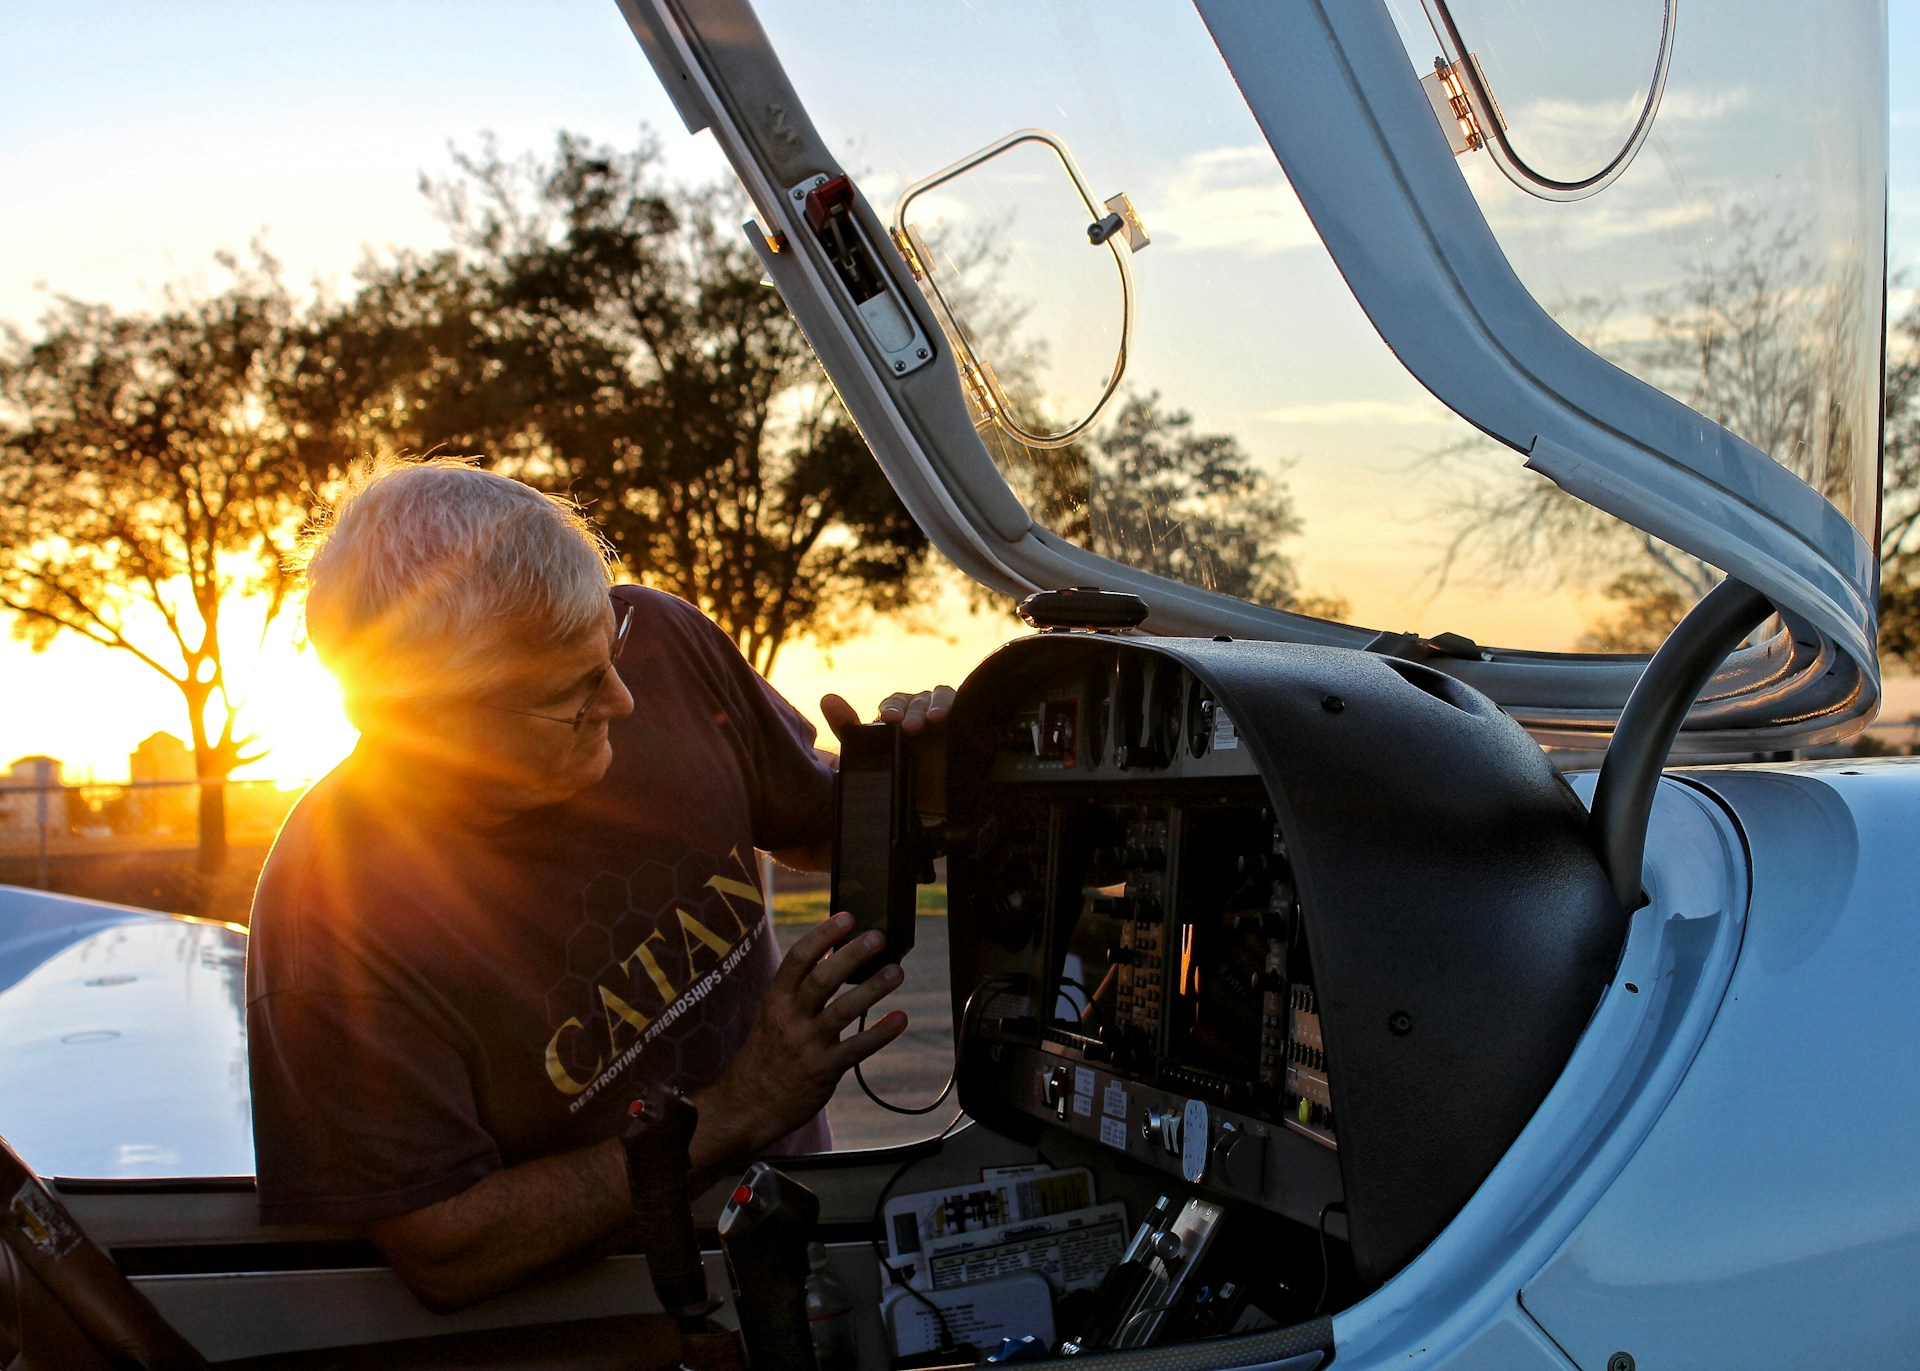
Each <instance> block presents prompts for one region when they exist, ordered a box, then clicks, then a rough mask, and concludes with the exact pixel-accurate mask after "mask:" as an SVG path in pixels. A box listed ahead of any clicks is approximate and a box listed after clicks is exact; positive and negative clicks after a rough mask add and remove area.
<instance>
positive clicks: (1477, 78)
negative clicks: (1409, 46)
mask: <svg viewBox="0 0 1920 1371" xmlns="http://www.w3.org/2000/svg"><path fill="white" fill-rule="evenodd" d="M1466 60H1467V62H1471V63H1473V78H1474V84H1475V85H1476V86H1477V87H1478V88H1479V90H1480V91H1483V92H1486V99H1487V102H1488V104H1489V105H1490V106H1491V108H1492V118H1493V120H1494V122H1495V123H1497V124H1498V125H1499V126H1500V128H1502V129H1505V128H1506V127H1507V119H1506V116H1505V115H1504V114H1502V113H1501V112H1500V105H1499V102H1498V101H1496V100H1494V98H1493V94H1492V87H1490V86H1488V85H1487V74H1486V72H1485V71H1484V70H1482V69H1481V66H1480V56H1479V54H1478V53H1471V52H1470V53H1468V54H1467V59H1466ZM1420 88H1421V89H1422V90H1424V91H1426V93H1427V102H1428V103H1429V104H1431V105H1432V106H1433V113H1434V117H1435V118H1437V119H1438V120H1439V121H1440V127H1441V128H1443V129H1445V130H1446V133H1447V142H1448V143H1450V144H1451V145H1452V147H1453V154H1454V156H1456V157H1459V156H1463V155H1464V154H1466V153H1469V152H1478V151H1479V150H1480V149H1481V148H1483V147H1485V146H1486V145H1487V132H1486V129H1485V128H1484V127H1482V125H1481V111H1480V109H1479V107H1478V105H1477V102H1476V101H1475V100H1474V98H1473V96H1472V94H1470V93H1469V89H1468V83H1467V74H1466V63H1464V62H1449V61H1447V59H1446V58H1444V57H1436V58H1434V59H1433V75H1431V76H1426V77H1422V78H1421V81H1420Z"/></svg>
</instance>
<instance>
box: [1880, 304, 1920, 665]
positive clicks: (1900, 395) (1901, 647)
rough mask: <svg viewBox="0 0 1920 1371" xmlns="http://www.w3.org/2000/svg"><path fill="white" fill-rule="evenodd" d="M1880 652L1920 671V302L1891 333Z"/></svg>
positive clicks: (1884, 454) (1883, 463)
mask: <svg viewBox="0 0 1920 1371" xmlns="http://www.w3.org/2000/svg"><path fill="white" fill-rule="evenodd" d="M1884 423H1885V428H1884V429H1883V435H1884V436H1883V439H1882V442H1883V446H1882V448H1881V485H1882V489H1883V491H1884V496H1883V499H1884V504H1883V506H1882V508H1881V512H1880V651H1881V652H1882V653H1883V654H1884V655H1886V656H1888V657H1891V658H1893V659H1894V660H1896V661H1898V662H1901V663H1902V664H1904V665H1905V666H1906V667H1907V668H1908V669H1909V670H1913V671H1920V297H1916V298H1915V299H1914V301H1913V302H1912V303H1911V304H1909V305H1908V307H1907V311H1906V313H1905V314H1903V315H1902V316H1900V318H1899V319H1897V320H1895V321H1894V322H1893V324H1892V325H1891V326H1890V327H1889V328H1888V330H1887V389H1886V403H1885V407H1884Z"/></svg>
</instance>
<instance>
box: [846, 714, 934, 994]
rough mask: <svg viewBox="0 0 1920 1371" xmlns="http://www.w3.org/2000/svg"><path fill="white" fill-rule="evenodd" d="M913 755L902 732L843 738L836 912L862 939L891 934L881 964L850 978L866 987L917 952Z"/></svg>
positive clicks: (860, 731)
mask: <svg viewBox="0 0 1920 1371" xmlns="http://www.w3.org/2000/svg"><path fill="white" fill-rule="evenodd" d="M914 783H915V775H914V764H913V749H912V747H911V746H909V744H908V741H907V738H906V735H905V734H904V733H902V732H901V729H900V725H898V724H891V723H880V724H861V725H860V726H858V727H856V728H850V729H848V730H847V731H846V733H845V734H843V735H842V736H841V738H840V771H839V774H838V776H837V777H836V778H835V781H834V823H833V908H834V910H835V912H839V911H841V910H845V911H846V912H847V913H849V914H851V915H853V927H854V931H853V934H852V936H854V937H858V936H859V935H860V934H862V933H864V932H866V931H867V930H868V929H870V928H877V929H879V930H880V931H881V932H882V933H884V934H886V937H887V945H886V949H885V951H883V952H882V953H881V954H880V956H879V958H878V959H877V960H874V961H870V962H867V963H866V964H865V965H864V966H862V967H861V968H860V969H859V970H858V971H856V972H855V973H854V974H853V977H852V978H851V979H852V980H853V981H854V982H856V983H857V982H860V981H864V980H865V979H866V978H867V977H869V976H871V975H872V974H873V973H874V972H876V971H878V970H879V969H880V968H881V967H883V966H886V965H888V964H889V963H891V962H897V961H899V960H900V959H901V958H902V957H903V956H905V955H906V954H907V952H908V951H909V950H910V949H911V948H912V947H913V920H914V886H915V885H916V883H917V879H918V872H919V869H920V863H921V853H920V817H919V815H918V813H916V812H915V809H914V803H913V797H914Z"/></svg>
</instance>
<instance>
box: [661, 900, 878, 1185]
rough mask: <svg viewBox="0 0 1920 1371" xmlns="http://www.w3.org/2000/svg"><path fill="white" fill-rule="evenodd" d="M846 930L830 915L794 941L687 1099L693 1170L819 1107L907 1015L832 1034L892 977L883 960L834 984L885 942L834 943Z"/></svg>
mask: <svg viewBox="0 0 1920 1371" xmlns="http://www.w3.org/2000/svg"><path fill="white" fill-rule="evenodd" d="M852 927H853V918H852V916H851V915H848V914H835V915H834V916H833V917H832V918H830V919H827V920H825V921H823V922H822V923H820V924H817V925H816V926H815V927H813V928H810V929H808V930H807V931H806V932H805V933H804V934H802V935H801V936H800V937H799V938H798V939H796V940H795V941H794V944H793V947H792V948H791V950H789V951H788V953H787V955H786V958H785V960H783V961H782V962H781V963H780V969H779V971H777V972H776V973H774V978H773V984H772V986H771V987H769V989H768V990H767V993H766V996H765V997H764V998H763V999H762V1000H761V1001H760V1009H759V1012H758V1013H757V1014H756V1015H755V1016H754V1021H753V1029H752V1031H751V1032H750V1033H749V1034H748V1036H747V1041H746V1042H745V1043H744V1044H743V1045H742V1046H741V1048H740V1050H739V1052H737V1053H735V1054H734V1058H733V1061H732V1062H731V1063H730V1064H729V1065H728V1067H727V1071H726V1074H725V1075H724V1076H722V1077H721V1078H720V1079H719V1080H718V1081H716V1082H714V1084H713V1085H711V1086H709V1087H708V1088H707V1089H706V1090H704V1091H702V1092H701V1093H700V1094H699V1095H698V1096H697V1097H696V1098H695V1100H694V1103H695V1104H696V1105H698V1106H699V1109H700V1126H699V1128H698V1129H697V1130H696V1131H695V1133H694V1135H693V1169H694V1173H695V1175H696V1176H697V1175H698V1174H699V1173H700V1172H702V1171H705V1170H707V1169H709V1168H711V1167H716V1166H720V1165H722V1164H724V1163H727V1162H731V1161H736V1160H738V1159H740V1158H742V1157H746V1156H750V1155H751V1154H753V1153H755V1152H758V1151H759V1150H761V1149H762V1148H764V1147H766V1146H768V1145H769V1144H770V1143H773V1142H775V1141H776V1140H778V1139H780V1138H782V1137H785V1136H786V1135H787V1134H788V1133H791V1132H792V1131H793V1130H794V1129H796V1128H798V1127H799V1126H800V1125H801V1124H803V1123H805V1122H806V1121H807V1120H808V1119H811V1118H812V1117H813V1116H814V1115H815V1114H818V1113H819V1112H820V1111H821V1110H822V1109H824V1108H826V1104H827V1101H828V1100H829V1099H831V1098H832V1097H833V1091H834V1087H835V1086H837V1085H838V1084H839V1083H840V1078H841V1076H843V1075H845V1074H846V1072H847V1070H848V1069H849V1068H850V1067H852V1066H853V1064H854V1063H855V1062H860V1061H865V1060H866V1059H867V1058H868V1057H871V1056H872V1055H873V1054H874V1053H876V1052H878V1051H879V1050H880V1049H881V1048H883V1047H885V1046H886V1045H887V1044H888V1043H890V1042H892V1041H893V1040H894V1039H895V1038H897V1037H899V1036H900V1035H901V1034H902V1033H904V1032H906V1029H907V1016H906V1015H905V1014H902V1013H900V1012H899V1011H897V1010H896V1011H895V1012H893V1013H891V1014H888V1015H886V1016H885V1017H884V1018H882V1019H881V1020H880V1021H879V1022H878V1023H875V1024H869V1025H868V1026H867V1028H866V1029H865V1030H864V1031H863V1032H859V1033H855V1034H854V1035H853V1036H852V1037H850V1038H842V1037H841V1034H843V1033H845V1032H846V1030H847V1029H848V1028H849V1027H851V1026H852V1025H853V1024H854V1023H855V1022H857V1021H858V1020H859V1018H860V1016H861V1015H862V1014H864V1013H866V1012H867V1011H868V1010H870V1009H872V1008H873V1007H874V1005H876V1004H878V1003H879V1002H880V1001H881V1000H882V999H884V998H885V997H886V996H888V995H890V994H891V993H892V992H893V991H894V990H895V989H896V988H897V987H898V986H899V984H900V968H899V967H898V966H885V967H882V968H881V969H880V970H878V971H876V972H875V973H874V974H873V975H872V976H871V977H869V978H868V979H867V980H866V981H865V982H864V983H863V984H861V985H858V986H855V987H854V988H852V989H851V990H842V989H841V987H843V986H845V985H846V983H847V977H848V976H850V975H852V974H853V971H854V969H855V968H856V967H858V966H861V965H863V964H864V963H866V962H867V961H869V960H871V959H872V958H873V957H874V956H875V955H877V954H878V953H879V951H880V949H881V948H882V947H884V946H885V945H886V939H885V938H884V937H883V936H882V935H881V934H879V933H864V934H862V935H861V936H860V937H858V938H856V939H854V940H853V941H852V942H850V943H847V944H846V945H845V946H843V947H842V946H837V945H838V944H839V943H840V942H841V941H842V939H844V938H845V937H846V936H847V932H848V930H850V929H851V928H852ZM835 992H839V993H838V994H836V993H835Z"/></svg>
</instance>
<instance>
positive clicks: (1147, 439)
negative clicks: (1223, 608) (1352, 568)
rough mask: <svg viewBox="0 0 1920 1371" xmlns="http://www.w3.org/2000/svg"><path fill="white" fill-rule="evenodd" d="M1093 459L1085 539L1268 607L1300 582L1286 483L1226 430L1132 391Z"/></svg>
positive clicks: (1107, 552)
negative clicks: (1257, 463)
mask: <svg viewBox="0 0 1920 1371" xmlns="http://www.w3.org/2000/svg"><path fill="white" fill-rule="evenodd" d="M1092 446H1093V449H1094V451H1093V452H1092V453H1091V454H1090V456H1089V458H1088V467H1089V469H1090V471H1091V474H1092V478H1093V479H1092V496H1091V499H1090V500H1089V501H1088V504H1087V526H1088V533H1089V535H1090V537H1089V539H1088V546H1089V547H1091V548H1092V549H1093V551H1095V552H1098V553H1100V554H1101V555H1103V556H1106V557H1111V558H1113V559H1114V560H1115V561H1117V562H1122V563H1125V564H1126V565H1128V566H1136V567H1139V568H1141V569H1142V570H1145V571H1152V572H1156V573H1158V574H1159V575H1162V576H1166V577H1168V578H1170V579H1172V580H1176V581H1180V582H1183V583H1185V584H1187V585H1196V586H1202V587H1204V588H1206V589H1208V590H1217V591H1220V592H1221V593H1222V594H1225V595H1237V596H1240V597H1241V598H1242V599H1247V600H1254V601H1257V602H1259V603H1262V604H1270V605H1291V604H1292V603H1293V602H1294V598H1295V593H1296V591H1297V589H1298V578H1297V577H1296V576H1295V574H1294V569H1293V563H1292V562H1291V561H1290V560H1289V559H1288V558H1287V557H1286V556H1285V554H1283V553H1282V552H1281V551H1280V543H1281V541H1282V540H1284V539H1286V538H1290V537H1292V536H1293V535H1294V534H1297V533H1298V532H1299V531H1300V527H1301V525H1300V516H1299V515H1298V514H1296V513H1295V512H1294V508H1293V499H1292V497H1291V496H1290V495H1289V494H1288V493H1287V490H1286V487H1285V486H1282V485H1279V484H1276V483H1275V482H1273V481H1271V480H1269V479H1268V478H1267V477H1266V476H1264V475H1263V474H1262V473H1261V472H1260V471H1259V470H1257V469H1256V468H1255V467H1254V466H1253V465H1252V463H1251V462H1250V460H1249V459H1248V457H1247V455H1246V453H1245V452H1243V451H1242V450H1241V448H1240V445H1239V444H1238V443H1237V442H1235V441H1234V439H1233V438H1232V437H1230V436H1228V435H1225V434H1202V433H1195V432H1194V431H1193V416H1192V415H1190V414H1188V413H1187V412H1186V411H1185V410H1173V411H1170V412H1169V411H1165V410H1162V409H1161V408H1160V397H1159V395H1158V394H1153V395H1147V396H1133V397H1129V398H1128V399H1126V400H1125V401H1124V402H1122V403H1121V405H1120V407H1119V410H1118V412H1116V413H1115V414H1114V416H1113V418H1112V419H1111V420H1110V421H1109V422H1108V423H1107V424H1106V425H1105V426H1104V427H1103V428H1102V429H1101V430H1100V432H1099V435H1098V437H1097V438H1096V440H1095V442H1094V443H1093V445H1092Z"/></svg>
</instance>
